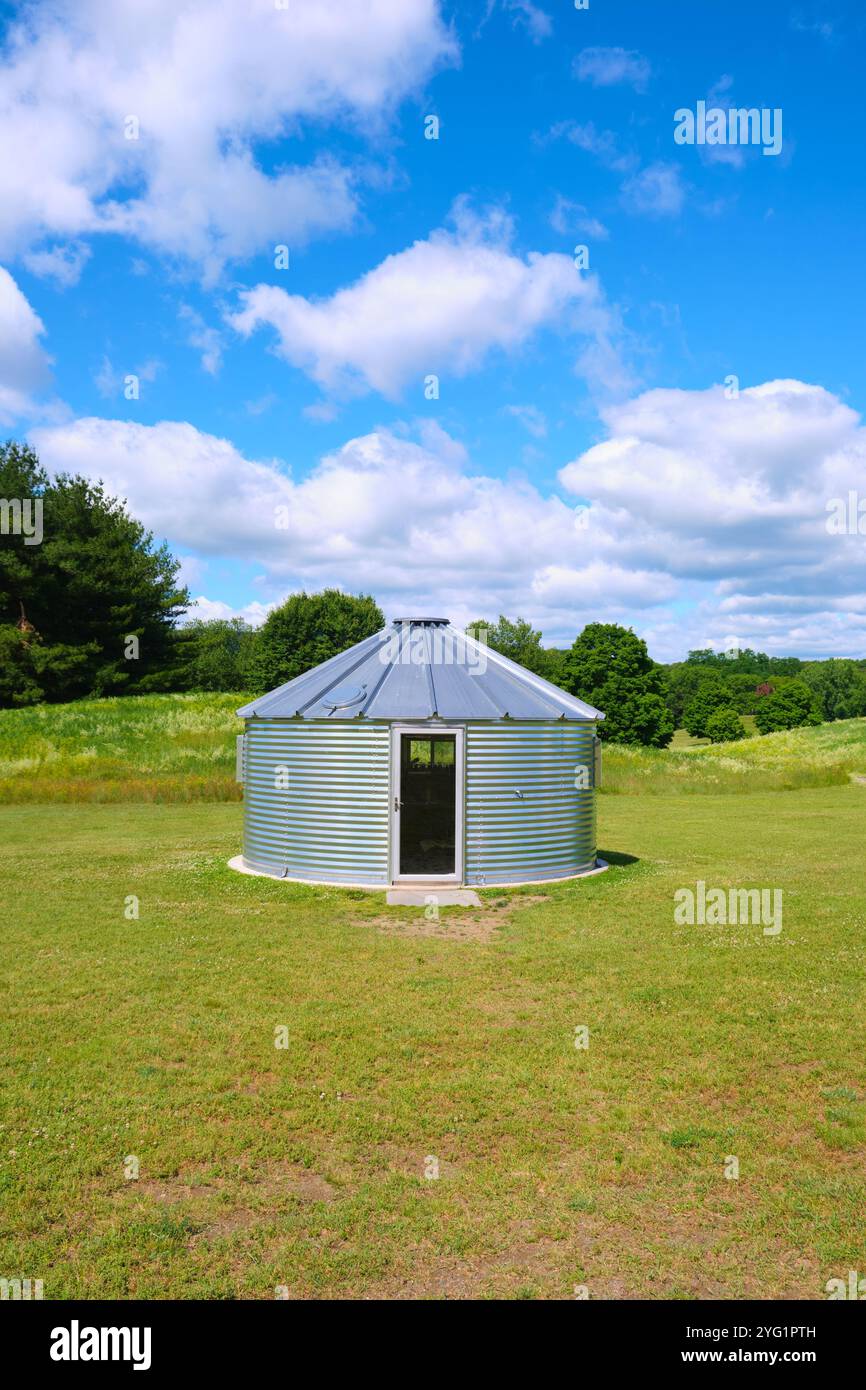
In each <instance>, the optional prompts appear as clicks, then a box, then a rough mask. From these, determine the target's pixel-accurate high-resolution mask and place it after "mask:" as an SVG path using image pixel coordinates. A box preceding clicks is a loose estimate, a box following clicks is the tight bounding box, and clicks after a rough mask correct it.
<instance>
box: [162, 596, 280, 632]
mask: <svg viewBox="0 0 866 1390" xmlns="http://www.w3.org/2000/svg"><path fill="white" fill-rule="evenodd" d="M275 607H276V600H274V602H273V603H256V602H253V603H245V604H242V605H241V607H239V608H238V607H235V606H234V605H233V604H231V603H224V602H223V601H222V599H211V598H207V597H206V596H205V595H204V594H197V595H196V596H195V598H194V599H193V601H192V603H191V604H190V607H189V608H188V609H187V610H186V614H185V615H184V622H203V623H208V622H211V621H212V620H213V619H214V618H223V619H226V618H243V620H244V622H245V623H249V625H250V627H261V625H262V623H263V622H264V621H265V618H266V617H267V616H268V614H269V613H270V611H271V609H272V608H275Z"/></svg>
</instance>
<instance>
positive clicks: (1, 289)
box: [0, 266, 50, 425]
mask: <svg viewBox="0 0 866 1390" xmlns="http://www.w3.org/2000/svg"><path fill="white" fill-rule="evenodd" d="M44 332H45V326H44V324H43V323H42V320H41V319H40V317H39V315H38V314H37V313H35V312H34V310H33V309H32V308H31V306H30V304H29V303H28V301H27V299H26V298H25V296H24V295H23V294H22V293H21V290H20V289H19V288H18V286H17V285H16V283H15V281H14V280H13V279H12V276H11V275H10V274H9V272H8V270H5V269H4V268H3V267H2V266H0V424H3V425H9V424H11V423H12V422H13V420H15V419H16V418H18V417H19V416H21V415H25V414H27V413H28V412H29V411H30V410H32V408H33V401H32V397H33V394H34V393H36V392H38V391H39V390H41V389H42V388H43V387H44V386H45V385H46V384H47V381H48V364H49V360H50V359H49V358H48V357H47V356H46V354H45V351H44V349H43V347H42V344H41V342H40V341H39V340H40V338H41V337H42V335H43V333H44Z"/></svg>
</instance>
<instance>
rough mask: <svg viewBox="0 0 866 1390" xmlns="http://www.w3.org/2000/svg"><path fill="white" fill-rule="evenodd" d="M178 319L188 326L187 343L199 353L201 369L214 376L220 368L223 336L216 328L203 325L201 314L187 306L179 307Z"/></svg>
mask: <svg viewBox="0 0 866 1390" xmlns="http://www.w3.org/2000/svg"><path fill="white" fill-rule="evenodd" d="M178 317H179V318H180V319H181V321H182V322H183V323H186V324H187V325H188V333H187V342H188V343H189V345H190V347H194V348H197V349H198V351H199V352H200V353H201V365H202V369H203V370H204V371H206V372H207V373H208V374H209V375H210V376H216V374H217V372H218V371H219V369H220V367H221V366H222V358H223V335H222V333H221V332H220V330H219V329H218V328H213V327H212V326H210V325H208V324H206V323H205V321H204V319H203V318H202V316H201V314H199V313H198V312H197V311H196V310H195V309H193V308H192V306H191V305H189V304H182V305H181V306H180V310H179V314H178Z"/></svg>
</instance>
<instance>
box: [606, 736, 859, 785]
mask: <svg viewBox="0 0 866 1390" xmlns="http://www.w3.org/2000/svg"><path fill="white" fill-rule="evenodd" d="M857 775H860V776H866V719H840V720H838V721H837V722H836V723H834V724H821V725H819V726H818V728H816V729H788V730H786V731H784V732H781V733H776V734H766V735H764V736H760V735H757V736H755V737H754V738H743V739H741V740H740V741H739V742H737V743H727V744H701V745H698V746H694V747H686V746H680V747H675V748H665V749H656V748H626V747H616V746H614V745H607V746H606V747H605V750H604V790H605V791H606V792H613V793H625V794H627V795H636V794H640V795H642V796H647V795H650V796H652V795H661V794H670V793H671V792H674V793H676V792H685V793H689V794H692V795H700V794H702V793H703V794H710V795H712V794H713V793H717V792H741V793H742V792H754V791H794V790H796V789H797V788H800V787H834V786H842V785H844V784H845V783H847V782H850V780H851V778H852V776H857Z"/></svg>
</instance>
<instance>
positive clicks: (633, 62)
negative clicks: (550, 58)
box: [573, 48, 651, 92]
mask: <svg viewBox="0 0 866 1390" xmlns="http://www.w3.org/2000/svg"><path fill="white" fill-rule="evenodd" d="M573 72H574V75H575V77H577V78H579V80H580V81H581V82H591V83H592V85H593V87H616V86H620V85H625V86H628V87H634V89H635V91H637V92H642V91H644V90H645V88H646V85H647V82H648V81H649V79H650V73H651V68H650V64H649V60H648V59H647V58H644V57H643V55H642V54H640V53H636V52H635V51H634V50H633V49H626V48H584V49H583V51H582V52H581V53H578V55H577V57H576V58H575V60H574V63H573Z"/></svg>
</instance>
